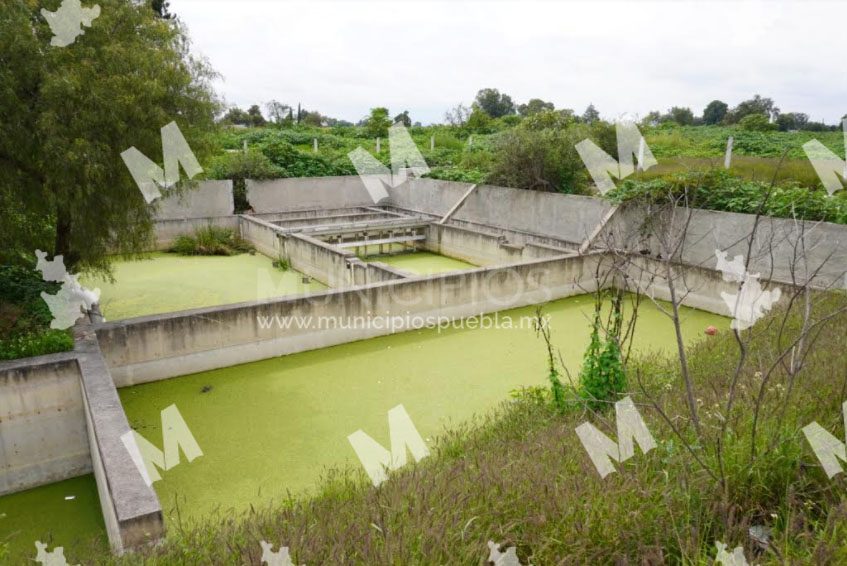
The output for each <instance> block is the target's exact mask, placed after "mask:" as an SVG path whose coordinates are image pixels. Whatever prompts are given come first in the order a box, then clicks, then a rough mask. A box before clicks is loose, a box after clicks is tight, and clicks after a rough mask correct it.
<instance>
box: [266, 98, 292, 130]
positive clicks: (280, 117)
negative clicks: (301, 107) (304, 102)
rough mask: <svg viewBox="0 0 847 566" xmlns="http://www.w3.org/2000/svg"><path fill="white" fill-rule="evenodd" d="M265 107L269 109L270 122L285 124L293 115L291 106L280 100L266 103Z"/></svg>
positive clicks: (279, 124)
mask: <svg viewBox="0 0 847 566" xmlns="http://www.w3.org/2000/svg"><path fill="white" fill-rule="evenodd" d="M265 109H266V110H267V111H268V119H269V120H270V122H271V123H272V124H276V125H278V126H281V125H283V124H285V123H286V122H287V121H288V119H289V117H290V116H291V106H289V105H288V104H283V103H282V102H279V101H278V100H271V101H270V102H268V103H267V104H265Z"/></svg>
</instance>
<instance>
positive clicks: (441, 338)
mask: <svg viewBox="0 0 847 566" xmlns="http://www.w3.org/2000/svg"><path fill="white" fill-rule="evenodd" d="M545 312H546V313H548V314H550V315H551V317H552V318H551V322H550V324H551V327H552V329H553V337H554V340H555V342H556V345H557V346H558V347H559V348H561V350H562V354H563V356H564V359H565V361H566V363H567V364H568V366H569V369H570V370H571V373H573V374H574V375H576V374H577V373H578V370H579V366H580V364H581V360H582V354H583V351H584V349H585V347H586V346H587V343H588V334H589V319H590V316H591V313H592V312H593V298H592V297H591V296H582V297H572V298H569V299H563V300H559V301H555V302H553V303H550V304H549V305H548V306H547V307H546V308H545ZM686 312H687V315H686V320H685V325H684V329H685V333H686V337H687V339H691V338H693V337H695V336H702V333H703V329H704V328H705V327H706V326H707V325H710V324H712V325H715V326H716V327H718V328H721V329H723V328H728V320H727V319H725V318H723V317H720V316H717V315H712V314H708V313H705V312H702V311H696V310H692V309H686ZM533 314H534V307H527V308H522V309H516V310H512V311H506V312H504V313H499V315H498V317H499V319H500V321H501V323H502V322H503V320H504V317H507V316H508V317H511V318H510V320H511V321H512V325H513V326H514V327H515V328H513V329H503V328H501V329H494V328H488V329H485V328H478V329H474V330H470V329H456V328H453V329H444V330H441V331H440V332H439V331H438V330H437V329H425V330H417V331H410V332H405V333H402V334H394V335H391V336H385V337H381V338H374V339H370V340H365V341H360V342H354V343H351V344H344V345H339V346H335V347H331V348H324V349H322V350H315V351H310V352H304V353H300V354H294V355H289V356H283V357H279V358H275V359H271V360H265V361H261V362H256V363H251V364H245V365H242V366H237V367H232V368H225V369H220V370H216V371H210V372H204V373H199V374H194V375H189V376H185V377H180V378H175V379H170V380H166V381H161V382H157V383H151V384H145V385H139V386H135V387H131V388H126V389H122V390H121V391H120V396H121V399H122V401H123V404H124V407H125V409H126V412H127V415H128V417H129V419H130V423H131V424H132V425H133V426H135V427H136V428H137V429H138V430H139V432H140V433H141V434H142V435H144V436H145V437H147V438H149V439H152V440H153V442H155V443H160V442H161V432H160V427H161V421H160V411H161V410H162V409H164V408H165V407H167V406H169V405H171V404H173V403H176V405H177V406H178V407H179V410H180V412H181V413H182V415H183V417H184V418H185V420H186V422H187V423H188V426H189V427H190V428H191V430H192V432H193V433H194V435H195V437H196V439H197V441H198V443H199V444H200V447H201V448H202V450H203V452H204V455H203V456H202V457H201V458H198V459H196V460H195V461H194V462H191V463H185V462H183V463H182V464H180V465H179V466H177V467H175V468H173V469H171V470H169V471H167V472H165V474H164V475H163V479H162V481H160V482H157V483H156V484H154V487H155V488H156V490H157V492H158V494H159V496H160V498H161V500H162V506H163V509H164V510H165V515H166V520H167V521H169V522H173V521H174V520H175V514H174V512H173V509H174V506H175V503H176V502H177V501H178V502H179V510H180V513H181V515H182V517H183V518H186V517H189V518H192V519H196V518H199V517H202V516H203V515H206V514H208V513H210V512H212V511H213V510H215V509H218V510H221V511H225V510H228V509H234V510H244V509H245V508H246V507H247V506H248V505H249V504H251V503H252V504H254V505H263V504H267V503H268V502H269V501H270V500H271V499H279V498H282V497H285V495H286V493H288V492H289V491H290V492H292V493H295V494H296V493H298V492H302V491H308V490H310V489H312V488H314V487H315V485H316V482H317V480H318V478H319V476H320V475H321V472H322V470H324V469H325V468H326V467H331V466H336V465H346V464H351V465H354V466H358V461H357V460H356V457H355V453H354V452H353V450H352V449H351V448H350V445H349V443H348V441H347V435H349V434H350V433H352V432H354V431H356V430H358V429H360V428H361V429H363V430H364V431H366V432H367V433H368V434H369V435H371V436H372V437H373V438H374V439H375V440H377V441H378V442H380V443H382V444H383V446H389V445H390V444H389V438H388V425H387V412H388V410H389V409H391V408H392V407H394V406H396V405H398V404H400V403H402V404H403V405H404V406H405V407H406V410H407V411H408V413H409V415H410V416H411V418H412V420H413V421H414V423H415V425H416V427H417V428H418V430H419V431H420V433H421V434H422V435H423V436H424V438H432V437H433V436H434V435H437V434H439V433H440V432H441V431H442V430H443V429H444V427H445V426H450V425H455V424H458V423H460V422H462V421H465V420H467V419H471V418H473V416H474V415H475V414H480V413H483V412H485V411H487V410H489V409H491V408H492V407H494V406H495V405H497V404H498V403H500V402H502V401H504V400H506V399H507V398H508V396H509V392H510V391H511V390H512V389H515V388H518V387H521V386H532V385H544V384H545V383H546V381H545V375H546V371H545V357H544V346H543V344H542V343H541V342H540V341H539V339H538V338H537V337H536V336H535V332H534V330H532V328H531V326H530V324H529V320H530V319H531V318H532V316H533ZM492 316H493V315H492ZM521 317H526V319H523V320H525V321H526V322H525V323H524V324H523V327H522V328H521V327H520V326H521V320H522V319H521ZM636 334H637V335H638V338H637V341H636V347H637V348H638V349H639V350H640V351H642V352H643V351H645V350H662V351H666V352H670V351H671V349H672V348H673V344H674V343H675V342H674V333H673V328H672V326H671V325H670V322H669V321H668V319H667V318H666V317H665V316H664V315H662V314H661V313H660V312H659V311H658V310H657V309H656V308H655V307H654V306H652V305H651V304H649V302H648V301H645V302H644V303H642V306H641V310H640V318H639V323H638V329H637V332H636ZM209 387H211V389H209ZM204 390H205V391H206V392H205V393H204V392H203V391H204Z"/></svg>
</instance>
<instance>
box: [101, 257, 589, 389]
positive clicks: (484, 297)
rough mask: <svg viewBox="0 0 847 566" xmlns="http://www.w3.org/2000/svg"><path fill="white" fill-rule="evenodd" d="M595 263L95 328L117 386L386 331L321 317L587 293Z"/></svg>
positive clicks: (382, 286) (410, 283)
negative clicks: (323, 323)
mask: <svg viewBox="0 0 847 566" xmlns="http://www.w3.org/2000/svg"><path fill="white" fill-rule="evenodd" d="M595 261H596V258H595V257H594V256H580V257H568V258H554V259H547V260H535V261H530V262H524V263H521V264H516V265H510V266H501V267H494V268H480V269H473V270H467V271H461V272H455V273H449V274H443V275H433V276H427V277H416V278H409V279H403V280H397V281H389V282H385V283H376V284H371V285H369V286H364V287H352V288H346V289H338V290H331V291H326V292H321V293H313V294H311V295H300V296H292V297H285V298H282V299H274V300H268V301H258V302H251V303H242V304H239V305H229V306H225V307H219V308H209V309H197V310H193V311H185V312H181V313H174V314H170V315H162V316H151V317H142V318H138V319H133V320H131V321H117V322H109V323H106V324H103V325H101V326H99V327H98V329H97V334H98V337H99V339H100V345H101V347H102V349H103V355H104V357H105V358H106V359H107V361H108V363H109V366H110V368H111V370H112V376H113V378H114V380H115V383H116V384H117V385H118V386H119V387H123V386H126V385H132V384H135V383H144V382H148V381H156V380H159V379H165V378H169V377H175V376H179V375H186V374H189V373H194V372H199V371H206V370H210V369H215V368H220V367H226V366H231V365H237V364H242V363H246V362H251V361H256V360H261V359H266V358H271V357H275V356H280V355H285V354H291V353H295V352H301V351H305V350H312V349H317V348H323V347H325V346H331V345H335V344H342V343H345V342H351V341H355V340H362V339H366V338H371V337H374V336H380V335H383V334H388V333H390V332H391V330H390V329H389V328H384V327H383V328H376V327H373V326H371V327H367V328H361V327H356V328H351V327H336V328H326V327H323V328H321V327H315V325H316V324H317V322H316V321H320V320H321V319H332V320H349V319H350V318H352V317H370V316H372V315H376V314H377V313H378V315H379V316H401V317H405V316H407V315H408V316H420V317H434V318H437V317H447V318H448V319H456V318H462V317H468V316H475V315H479V314H480V313H491V312H495V311H500V310H505V309H510V308H515V307H521V306H526V305H532V304H537V303H543V302H546V301H549V300H553V299H558V298H562V297H567V296H570V295H575V294H580V293H585V292H591V291H592V289H593V287H594V285H595V280H594V277H593V273H594V272H593V267H592V264H593V263H594V262H595ZM274 316H279V317H280V318H281V319H294V320H297V319H298V318H293V317H299V320H308V321H311V322H310V324H309V325H306V327H305V328H303V327H302V326H300V325H298V324H292V325H290V326H288V327H279V326H277V325H274V324H270V327H269V328H265V327H263V324H262V323H261V322H260V320H261V319H260V317H271V318H272V317H274ZM310 317H311V318H310ZM264 320H268V319H267V318H265V319H264Z"/></svg>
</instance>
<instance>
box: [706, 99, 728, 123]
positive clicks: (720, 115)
mask: <svg viewBox="0 0 847 566" xmlns="http://www.w3.org/2000/svg"><path fill="white" fill-rule="evenodd" d="M727 110H729V106H728V105H727V103H726V102H722V101H720V100H713V101H711V102H710V103H709V104H708V105H707V106H706V108H704V109H703V122H704V123H705V124H706V125H707V126H713V125H715V124H720V123H721V122H722V121H723V119H724V118H726V113H727Z"/></svg>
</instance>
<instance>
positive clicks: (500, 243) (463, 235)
mask: <svg viewBox="0 0 847 566" xmlns="http://www.w3.org/2000/svg"><path fill="white" fill-rule="evenodd" d="M424 246H425V247H426V249H427V250H429V251H432V252H435V253H439V254H441V255H445V256H449V257H454V258H457V259H461V260H464V261H467V262H468V263H472V264H474V265H480V266H490V265H502V264H506V263H516V262H519V261H523V260H527V259H541V258H545V257H555V256H561V255H562V254H563V253H564V251H563V250H561V249H553V248H550V247H543V246H538V245H526V244H523V245H516V244H509V243H508V242H507V241H506V238H505V237H497V236H492V235H489V234H485V233H482V232H478V231H476V230H470V229H467V228H459V227H456V226H449V225H446V224H430V225H429V226H428V227H427V238H426V240H425V242H424Z"/></svg>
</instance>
